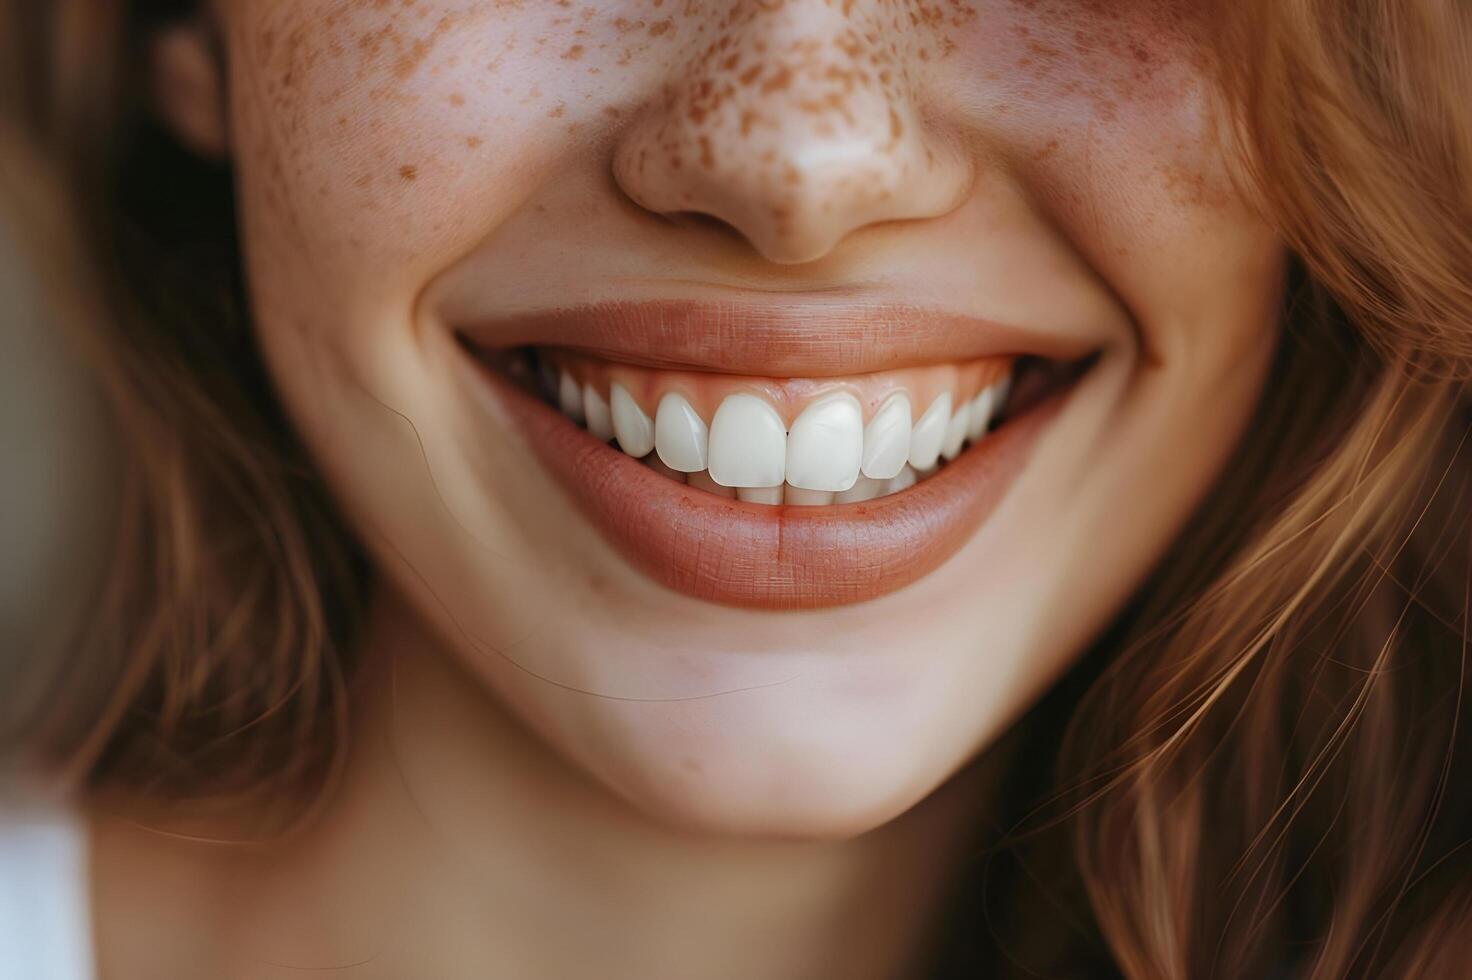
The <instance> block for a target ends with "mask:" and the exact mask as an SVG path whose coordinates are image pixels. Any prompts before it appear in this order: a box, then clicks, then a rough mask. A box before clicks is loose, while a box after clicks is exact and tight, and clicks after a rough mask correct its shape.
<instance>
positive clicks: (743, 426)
mask: <svg viewBox="0 0 1472 980" xmlns="http://www.w3.org/2000/svg"><path fill="white" fill-rule="evenodd" d="M217 8H218V9H217V13H218V15H219V17H220V19H221V21H222V23H223V28H224V35H225V39H226V51H227V53H228V65H229V78H228V85H229V108H228V126H229V132H230V144H231V145H230V152H231V155H232V157H233V163H234V165H235V167H236V171H237V173H238V177H239V194H240V206H241V211H242V228H243V232H242V233H243V236H244V244H245V248H246V253H247V265H248V274H249V281H250V286H251V291H252V299H253V302H254V315H255V318H256V321H257V325H258V329H259V335H260V340H261V343H262V346H263V348H264V351H265V355H266V358H267V361H268V364H269V367H270V370H271V372H272V374H273V376H274V378H275V381H276V383H277V386H278V388H279V391H280V394H281V397H282V398H283V400H284V402H285V404H286V406H287V409H288V411H289V413H290V415H291V417H292V418H293V419H294V421H295V423H296V425H297V426H298V428H299V429H300V431H301V433H302V435H303V437H304V438H305V440H306V442H307V444H308V445H309V447H310V449H311V451H312V453H313V455H314V457H315V459H316V461H317V462H318V464H319V465H320V467H321V469H322V471H323V472H324V474H325V476H326V479H327V481H328V483H329V484H330V486H331V487H332V489H333V490H334V491H335V493H336V494H337V496H338V498H339V499H340V501H341V502H342V504H343V506H344V508H345V510H346V512H347V514H348V516H349V519H350V520H351V521H352V523H353V524H354V526H355V527H356V529H357V530H358V532H359V533H360V535H361V537H362V540H363V542H364V543H365V545H366V547H367V548H368V550H369V551H370V552H371V554H372V555H373V556H374V557H375V560H376V562H377V565H378V568H379V569H380V571H381V573H382V576H383V578H384V579H385V580H387V581H388V582H389V583H391V584H392V585H393V586H395V587H396V588H397V589H398V590H400V591H402V592H403V593H404V594H405V595H406V596H408V597H409V599H410V601H411V602H412V603H413V605H414V607H415V608H416V609H417V611H418V612H419V613H420V614H421V615H422V616H423V617H424V619H425V620H426V621H427V622H429V623H431V624H432V625H433V627H434V628H435V629H436V631H437V632H438V633H439V635H441V636H442V637H443V638H444V640H445V641H446V642H447V644H448V646H449V647H450V648H451V649H452V650H453V651H454V653H455V655H456V656H457V657H458V658H459V659H460V660H461V661H462V662H463V665H464V666H465V667H467V668H468V669H469V672H470V673H471V674H472V675H473V676H474V677H476V678H477V679H478V680H479V681H480V682H482V683H484V684H485V686H486V688H487V689H488V690H489V691H492V692H494V695H495V696H496V698H497V699H498V700H499V701H500V702H501V703H502V704H504V705H505V706H506V707H507V708H508V709H509V710H510V711H511V712H513V713H514V714H515V715H517V716H519V717H520V718H522V719H523V720H524V721H526V722H527V723H528V724H529V725H530V726H531V727H532V728H533V729H534V730H535V731H536V732H538V733H539V734H540V736H541V737H542V738H544V739H545V740H546V741H547V742H548V743H549V744H550V745H551V746H553V747H554V748H555V749H556V750H558V751H560V752H561V753H562V754H564V755H565V756H566V757H568V758H569V759H571V760H572V761H573V762H574V763H575V764H577V765H578V766H580V767H582V768H583V769H584V770H586V771H587V772H588V773H590V774H591V775H592V776H594V777H596V778H597V779H598V780H601V781H602V782H603V783H605V784H606V785H607V786H609V787H610V788H612V789H613V790H614V791H616V792H617V793H619V794H621V795H623V796H624V797H626V798H628V799H629V800H631V801H632V802H634V803H635V804H636V805H638V806H639V807H641V808H643V809H645V810H647V811H649V812H651V813H653V814H656V815H658V816H660V817H662V818H665V819H668V820H671V821H675V822H679V823H684V824H687V825H691V826H698V827H702V828H706V829H717V830H722V831H727V832H740V833H757V832H760V833H772V834H781V835H801V836H824V835H826V836H838V835H851V834H854V833H858V832H862V831H864V830H867V829H869V828H872V827H874V826H877V825H879V824H880V823H883V822H884V821H886V820H888V819H889V818H891V817H893V816H895V815H897V814H898V813H899V812H901V811H903V810H905V809H906V808H908V807H909V806H911V805H912V804H914V803H915V802H917V801H918V800H919V799H921V798H922V797H924V796H925V795H927V794H928V793H929V792H930V791H932V790H933V789H935V788H936V787H937V786H938V785H939V784H940V783H941V782H942V781H944V780H945V779H946V778H947V777H948V776H949V775H951V774H952V773H954V772H955V771H956V770H957V769H958V768H959V767H961V766H962V765H963V764H964V763H965V762H967V761H968V759H970V758H971V757H973V756H974V755H975V753H976V752H977V751H978V750H979V749H981V748H983V747H985V746H986V745H987V744H988V743H989V742H991V741H992V740H993V739H994V738H995V737H996V736H997V735H998V734H999V733H1000V732H1001V731H1002V730H1003V729H1005V728H1006V727H1007V726H1008V725H1009V724H1010V723H1011V722H1012V721H1013V720H1015V719H1016V717H1017V716H1018V715H1019V713H1021V712H1022V711H1023V710H1025V709H1026V708H1027V706H1028V705H1029V704H1030V703H1031V702H1032V701H1033V700H1034V699H1035V698H1036V697H1037V696H1038V695H1039V694H1040V693H1041V691H1042V690H1043V689H1044V688H1045V686H1046V685H1048V684H1049V683H1050V682H1051V681H1052V680H1054V679H1056V678H1057V677H1058V675H1059V674H1060V673H1061V672H1062V671H1063V670H1065V669H1066V668H1067V667H1068V666H1069V664H1070V663H1071V662H1072V661H1073V660H1074V659H1075V658H1077V657H1078V656H1079V654H1080V652H1081V651H1082V649H1083V648H1084V647H1085V646H1086V645H1087V643H1088V642H1089V641H1090V639H1091V638H1092V637H1094V636H1095V635H1096V634H1097V633H1098V632H1099V631H1100V629H1101V628H1102V627H1103V626H1104V625H1105V623H1106V622H1107V620H1108V619H1109V617H1110V616H1111V615H1112V614H1113V613H1115V612H1116V611H1117V610H1118V609H1119V607H1120V606H1121V605H1122V603H1123V602H1124V601H1125V600H1126V598H1127V597H1128V595H1129V594H1130V592H1131V591H1132V590H1133V589H1134V588H1135V587H1136V586H1137V585H1138V584H1139V583H1140V582H1141V580H1142V578H1143V577H1144V575H1145V574H1146V573H1147V571H1148V569H1149V567H1150V566H1151V564H1152V563H1153V562H1154V561H1155V560H1156V559H1158V558H1159V556H1160V555H1161V553H1162V551H1163V549H1164V548H1165V547H1166V546H1167V545H1168V543H1169V542H1170V541H1171V539H1172V538H1173V537H1174V536H1175V535H1176V534H1178V533H1179V532H1180V531H1181V530H1182V527H1183V525H1184V523H1185V521H1186V520H1187V518H1188V517H1189V516H1190V513H1191V510H1192V508H1193V505H1195V504H1196V503H1197V502H1199V500H1200V499H1201V498H1202V496H1203V494H1204V493H1205V491H1206V490H1207V488H1208V487H1209V485H1210V484H1211V482H1212V481H1213V479H1214V478H1215V477H1216V475H1217V473H1218V472H1219V470H1220V467H1221V465H1222V464H1223V463H1224V462H1225V460H1226V458H1227V457H1228V454H1229V453H1230V451H1231V450H1232V448H1233V447H1234V445H1235V443H1236V442H1237V440H1238V439H1239V438H1240V437H1242V436H1243V429H1244V427H1245V423H1246V421H1247V419H1248V416H1249V413H1250V411H1251V409H1252V407H1253V404H1254V401H1255V399H1256V397H1257V395H1258V394H1259V392H1260V389H1261V385H1262V382H1263V379H1264V377H1265V374H1266V369H1267V365H1268V363H1269V360H1270V357H1271V353H1272V348H1273V345H1274V341H1275V337H1276V320H1275V318H1276V304H1277V301H1278V299H1279V295H1280V288H1281V279H1280V273H1281V262H1282V254H1281V251H1280V246H1279V244H1278V243H1277V242H1276V240H1275V239H1274V237H1273V236H1272V235H1271V233H1270V232H1269V231H1268V229H1267V228H1266V227H1265V226H1264V225H1263V224H1262V223H1261V222H1260V221H1259V220H1257V219H1256V218H1255V217H1254V213H1253V212H1252V210H1251V209H1250V208H1249V207H1248V205H1247V203H1246V202H1245V201H1243V200H1242V199H1241V198H1240V197H1239V196H1238V192H1237V191H1236V190H1234V184H1233V181H1232V180H1231V175H1232V172H1233V170H1234V164H1233V161H1232V159H1231V158H1230V156H1229V154H1228V153H1227V151H1226V150H1225V148H1224V145H1225V140H1224V138H1223V135H1222V133H1221V131H1220V128H1218V127H1216V126H1214V123H1213V118H1212V111H1211V99H1212V96H1211V93H1210V88H1209V78H1208V74H1209V71H1210V67H1209V64H1210V61H1209V56H1208V54H1207V53H1206V52H1205V50H1204V49H1203V47H1202V45H1201V44H1200V43H1199V42H1200V37H1201V34H1202V33H1203V31H1202V28H1203V25H1202V24H1200V23H1198V22H1197V20H1196V14H1195V13H1194V12H1193V9H1192V5H1191V4H1188V3H1185V2H1167V0H1159V2H1151V0H1133V2H1121V3H1084V2H1075V0H1030V2H1023V0H1010V2H1009V0H973V2H963V0H841V2H840V0H785V2H784V0H357V2H351V0H230V2H221V3H219V4H217ZM1008 378H1011V379H1012V380H1010V381H1008V380H1006V379H1008ZM544 386H545V390H544ZM559 408H561V409H563V410H565V412H564V411H559ZM568 415H574V416H579V417H581V422H582V424H581V425H580V424H579V422H578V421H574V420H573V419H572V418H569V417H568ZM1250 437H1251V436H1250V434H1249V435H1248V436H1247V438H1250ZM651 448H652V449H653V452H652V454H651V452H650V451H651ZM958 448H959V451H958ZM937 452H938V453H939V457H938V458H937ZM645 454H649V455H647V458H646V459H644V461H642V462H641V461H640V459H639V457H640V456H642V455H645ZM656 460H660V461H662V462H660V463H656ZM912 482H914V484H915V485H914V486H908V484H910V483H912ZM782 484H786V486H783V485H782ZM774 485H776V486H774ZM845 488H846V489H845ZM773 501H783V503H780V504H778V503H774V502H773Z"/></svg>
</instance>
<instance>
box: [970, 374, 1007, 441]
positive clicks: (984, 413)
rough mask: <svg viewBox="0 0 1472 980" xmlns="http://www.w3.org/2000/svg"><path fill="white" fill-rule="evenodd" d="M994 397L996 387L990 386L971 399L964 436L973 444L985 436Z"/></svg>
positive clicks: (990, 419)
mask: <svg viewBox="0 0 1472 980" xmlns="http://www.w3.org/2000/svg"><path fill="white" fill-rule="evenodd" d="M998 384H1000V382H998ZM996 397H997V385H995V384H992V385H988V386H987V387H985V388H983V389H981V392H980V393H979V394H978V395H977V396H976V397H975V398H973V399H971V419H970V421H968V422H967V423H966V435H967V437H968V438H969V439H971V440H972V441H973V442H975V441H976V440H977V439H980V438H981V437H982V436H983V435H985V434H986V427H987V426H988V425H990V424H991V421H992V406H993V405H994V404H995V403H996Z"/></svg>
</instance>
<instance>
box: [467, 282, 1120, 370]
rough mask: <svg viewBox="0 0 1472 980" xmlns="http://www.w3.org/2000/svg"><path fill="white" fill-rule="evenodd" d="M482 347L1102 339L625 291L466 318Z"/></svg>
mask: <svg viewBox="0 0 1472 980" xmlns="http://www.w3.org/2000/svg"><path fill="white" fill-rule="evenodd" d="M458 332H459V333H460V335H461V336H462V337H464V338H465V339H466V341H468V342H469V343H470V344H472V345H473V346H477V347H483V348H501V349H504V348H511V347H521V346H529V345H530V346H546V347H564V348H569V349H575V350H579V351H582V352H585V353H588V354H592V355H595V356H599V357H604V358H607V359H609V360H615V361H622V362H625V363H630V364H640V365H644V366H647V367H653V368H664V369H672V370H674V369H684V370H694V371H708V372H714V373H726V374H742V375H758V376H766V377H828V376H836V375H854V374H866V373H870V372H874V371H883V370H890V369H894V368H902V367H914V366H919V365H925V364H935V363H942V362H947V361H962V360H970V359H973V358H980V357H1001V356H1009V355H1011V356H1020V355H1035V356H1038V357H1045V358H1049V359H1053V360H1073V359H1076V358H1079V357H1083V356H1085V355H1087V354H1089V353H1090V352H1092V351H1093V350H1095V349H1097V348H1098V347H1099V344H1098V342H1097V341H1090V340H1088V339H1086V338H1081V337H1079V336H1073V335H1065V334H1062V333H1059V332H1052V331H1045V330H1036V329H1030V328H1024V327H1020V326H1015V325H1010V324H1004V323H998V322H995V321H991V320H986V319H982V318H979V317H975V316H968V315H965V314H961V313H955V312H947V311H943V310H937V309H930V308H925V307H919V306H914V305H900V304H884V303H872V302H871V303H854V302H851V301H843V302H822V301H817V302H815V301H812V300H810V299H804V300H803V301H796V300H794V298H792V297H784V298H783V299H782V300H781V301H780V302H773V303H771V304H759V303H749V302H708V301H700V300H678V301H670V300H665V301H640V302H634V301H618V302H606V303H598V304H593V305H587V306H579V307H572V308H568V309H549V310H542V311H536V312H530V313H519V314H515V315H508V316H505V317H502V318H493V319H485V320H482V321H480V322H476V323H469V324H462V325H459V327H458Z"/></svg>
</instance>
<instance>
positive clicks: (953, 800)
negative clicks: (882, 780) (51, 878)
mask: <svg viewBox="0 0 1472 980" xmlns="http://www.w3.org/2000/svg"><path fill="white" fill-rule="evenodd" d="M365 642H366V646H365V649H364V653H365V658H364V660H363V664H362V672H361V673H360V675H359V677H358V682H357V687H356V690H357V694H356V695H355V702H354V705H353V709H354V722H353V725H354V735H353V738H352V743H351V745H352V747H351V750H350V753H349V756H348V759H347V762H346V765H345V769H344V771H343V773H342V778H341V781H340V783H339V785H338V788H337V790H336V791H335V793H334V794H333V796H332V802H331V803H330V805H328V806H327V807H326V809H325V810H324V812H323V814H322V817H321V818H320V819H319V820H318V821H317V822H316V823H315V824H314V825H313V826H312V828H311V829H310V830H309V831H307V832H306V833H304V834H302V835H300V836H298V837H296V838H294V839H293V840H292V841H291V842H289V843H288V844H286V845H284V846H282V847H280V848H267V849H264V850H261V849H256V848H251V849H246V852H245V853H244V854H242V853H241V852H240V849H235V850H233V851H231V852H230V853H229V854H228V856H227V857H226V861H225V865H226V867H225V869H224V870H225V871H226V873H227V874H228V877H229V878H230V880H231V882H232V886H231V890H230V895H231V907H230V909H228V910H226V914H227V916H230V917H233V918H231V924H230V925H229V926H228V927H222V929H221V931H222V933H228V934H229V935H230V937H231V938H230V940H229V944H230V945H231V946H238V947H239V948H242V949H250V950H251V951H252V954H253V955H255V956H256V958H257V961H259V959H260V958H261V957H264V958H265V959H267V960H269V961H271V962H278V963H282V962H287V963H302V964H305V965H314V966H320V965H329V964H334V963H342V962H356V961H358V960H362V959H364V958H365V957H369V956H371V957H373V958H375V959H376V960H378V961H379V962H383V963H385V964H390V963H398V962H399V961H402V964H404V965H405V967H406V969H407V970H408V972H407V973H403V974H402V975H408V973H412V974H413V975H415V976H424V977H435V976H446V977H448V976H467V975H515V976H526V977H555V976H584V975H588V974H589V973H590V972H592V971H594V969H595V968H596V972H597V974H598V975H599V976H604V977H636V976H637V977H646V976H669V975H675V976H689V977H706V976H711V977H715V976H722V977H724V976H731V977H748V976H764V977H785V976H816V975H824V976H843V977H851V978H856V980H861V978H865V977H871V976H872V977H876V978H878V977H895V976H902V975H905V974H906V970H907V967H908V966H909V965H911V964H913V963H915V962H916V960H917V958H919V957H921V956H923V953H924V945H925V942H926V940H927V939H928V938H929V937H928V934H927V932H928V925H929V923H931V922H932V920H933V919H934V918H935V916H936V915H937V913H938V911H939V907H940V904H941V902H943V900H944V898H945V895H946V892H947V889H948V886H949V885H950V884H951V883H952V880H953V878H954V869H955V867H956V866H957V865H958V863H959V855H960V851H961V849H962V848H963V847H964V846H965V844H967V843H968V842H970V841H971V840H973V839H974V833H973V831H974V827H975V822H976V821H977V820H978V819H979V813H980V810H981V807H982V805H983V803H984V797H985V795H986V793H985V790H986V789H987V788H988V787H989V786H990V785H991V782H992V780H991V778H990V773H991V772H992V771H993V770H994V768H995V767H994V766H993V765H992V764H990V762H986V763H983V764H982V765H980V766H972V767H970V769H968V770H967V771H965V772H964V773H963V774H962V775H961V776H958V777H957V778H955V779H953V780H951V781H950V782H949V783H947V784H946V785H945V786H944V787H942V788H941V789H940V790H938V791H937V792H936V793H934V794H932V795H931V796H930V797H928V798H927V799H926V800H925V801H923V802H922V803H921V804H919V805H918V806H916V807H914V808H912V809H911V810H910V811H908V812H906V813H905V814H903V815H901V816H900V817H898V818H896V819H894V820H892V821H890V822H889V823H888V824H886V825H884V826H882V827H879V828H877V829H875V830H872V831H870V832H868V833H865V834H862V835H859V836H857V837H853V838H851V839H847V840H837V841H792V840H762V839H732V838H729V837H716V836H707V835H702V834H701V833H699V832H696V831H692V830H690V829H688V828H676V827H671V826H668V825H665V824H662V823H660V822H659V821H658V820H655V819H652V818H651V817H649V816H647V815H645V814H644V813H642V812H640V811H639V810H637V809H636V808H634V807H633V806H632V805H630V804H628V803H626V802H625V801H624V800H622V799H620V798H618V797H616V796H615V795H613V794H612V793H610V792H609V791H607V790H606V789H604V788H603V787H602V786H601V785H598V784H596V783H595V782H593V781H592V780H591V779H590V778H589V777H587V776H585V775H584V774H583V773H581V772H580V771H579V770H577V769H575V768H574V767H573V766H571V765H570V764H568V763H567V762H566V761H564V760H563V759H561V758H560V757H558V756H556V755H554V754H553V753H552V752H551V751H550V750H549V749H548V748H547V747H546V746H545V745H544V744H543V743H542V742H541V741H540V740H539V739H538V738H537V737H536V736H535V735H534V734H532V733H531V732H529V731H527V730H526V729H524V728H523V727H522V726H521V725H520V724H518V723H517V722H516V720H515V719H513V718H511V717H509V716H508V715H507V713H506V712H505V711H504V709H502V708H501V707H500V706H499V704H498V702H497V700H496V698H495V696H494V694H493V693H491V692H489V691H487V690H486V689H485V688H484V686H483V684H481V683H480V682H478V681H477V680H476V679H474V678H473V677H472V676H471V675H470V674H469V673H467V672H463V671H461V670H460V669H459V668H458V666H457V664H456V662H455V660H454V657H453V655H452V654H451V653H450V652H449V651H447V650H446V649H444V647H443V645H442V644H441V643H440V642H439V641H437V640H436V639H434V638H432V637H431V636H430V635H428V633H427V632H426V631H425V629H424V628H423V626H422V624H421V623H420V621H419V620H418V619H417V617H415V616H414V615H413V614H412V613H411V612H409V611H408V610H407V609H405V608H404V606H403V605H402V604H401V603H400V602H399V601H398V600H396V599H395V598H393V597H391V596H389V595H387V594H380V596H379V597H378V600H377V603H376V608H375V610H374V614H373V616H372V618H371V621H370V626H369V630H368V635H367V637H366V641H365ZM579 696H582V695H579ZM196 846H197V845H196ZM154 874H155V876H156V875H157V869H156V867H155V869H154ZM242 880H245V881H249V882H251V885H250V886H249V887H248V888H245V889H242V888H241V884H240V883H241V882H242ZM390 883H391V887H387V886H388V885H390ZM196 891H197V889H196ZM242 895H245V896H248V898H246V900H245V901H244V902H242V899H241V896H242ZM243 909H246V910H248V911H245V912H242V910H243ZM324 909H325V910H330V911H327V912H326V913H324V912H323V910H324ZM324 914H325V915H326V919H325V921H324V919H323V917H324ZM304 916H310V918H305V919H304ZM304 921H307V922H312V923H313V928H312V929H310V930H308V929H304V928H303V927H302V923H303V922H304ZM365 925H366V926H367V928H366V929H365ZM410 965H412V969H410V968H409V966H410ZM390 974H391V975H393V974H392V971H390Z"/></svg>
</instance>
